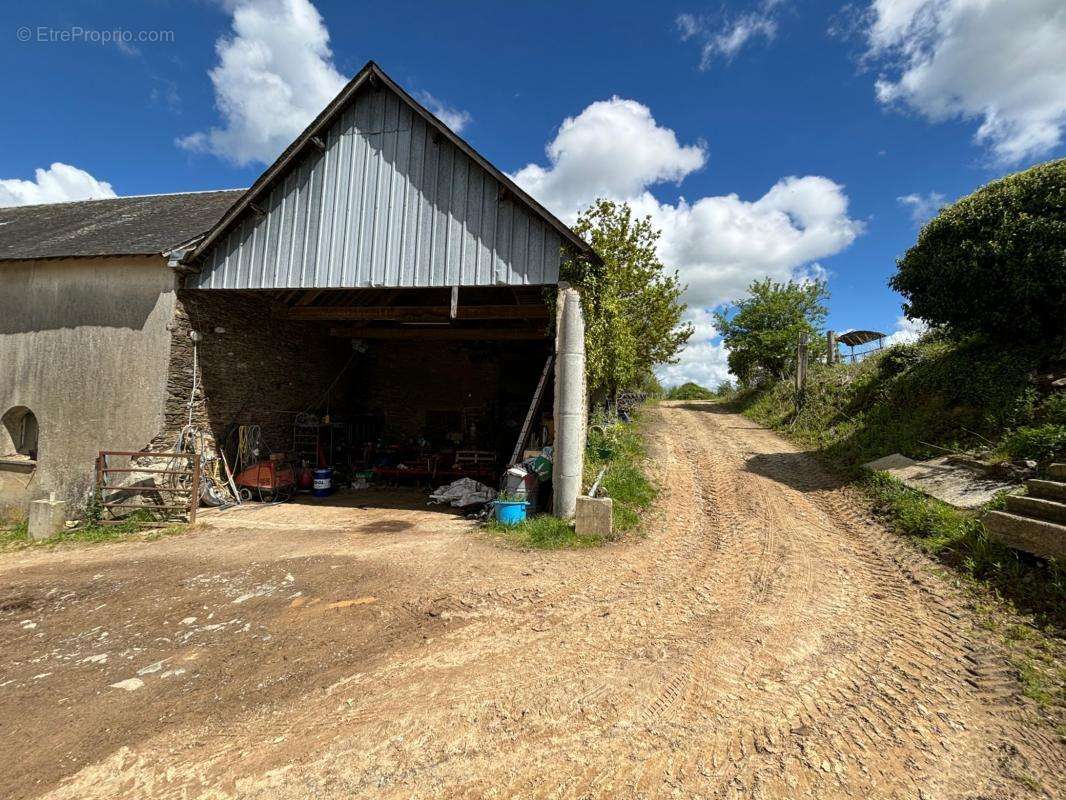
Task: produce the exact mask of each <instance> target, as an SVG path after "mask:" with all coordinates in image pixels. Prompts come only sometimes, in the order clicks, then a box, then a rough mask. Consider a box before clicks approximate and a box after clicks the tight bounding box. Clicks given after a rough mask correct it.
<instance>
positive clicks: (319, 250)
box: [313, 128, 340, 286]
mask: <svg viewBox="0 0 1066 800" xmlns="http://www.w3.org/2000/svg"><path fill="white" fill-rule="evenodd" d="M324 141H325V144H326V151H325V152H324V153H323V154H322V157H321V158H320V159H319V160H318V163H316V164H315V167H314V169H315V171H316V172H317V173H318V175H319V179H320V180H319V183H320V184H321V187H322V188H321V191H320V196H321V200H320V206H319V213H318V216H317V218H315V219H314V220H313V223H314V228H315V257H314V270H313V274H314V285H315V286H328V285H329V240H330V237H331V236H332V230H333V210H334V209H333V203H334V198H335V197H336V191H337V171H338V169H337V159H338V155H337V149H338V145H339V144H340V139H339V137H338V136H337V133H336V128H330V129H329V130H327V131H326V132H325V136H324Z"/></svg>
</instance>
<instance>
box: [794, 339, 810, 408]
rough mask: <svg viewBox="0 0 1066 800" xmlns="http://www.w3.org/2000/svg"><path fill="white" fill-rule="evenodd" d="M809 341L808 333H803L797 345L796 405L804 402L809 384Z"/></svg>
mask: <svg viewBox="0 0 1066 800" xmlns="http://www.w3.org/2000/svg"><path fill="white" fill-rule="evenodd" d="M807 342H808V337H807V334H806V333H801V334H800V336H799V342H798V344H797V345H796V405H797V406H799V405H802V404H803V392H804V389H805V388H806V386H807Z"/></svg>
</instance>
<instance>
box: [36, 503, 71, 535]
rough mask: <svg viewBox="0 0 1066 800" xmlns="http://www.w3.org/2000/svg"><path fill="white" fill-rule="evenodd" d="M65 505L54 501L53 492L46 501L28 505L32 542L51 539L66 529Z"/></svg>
mask: <svg viewBox="0 0 1066 800" xmlns="http://www.w3.org/2000/svg"><path fill="white" fill-rule="evenodd" d="M66 522H67V504H66V503H64V502H63V501H62V500H56V499H55V492H53V493H52V495H51V496H50V497H49V499H47V500H34V501H33V502H32V503H30V520H29V532H30V538H31V539H34V540H40V539H51V538H52V537H53V536H55V535H56V534H57V533H60V532H62V531H63V530H64V529H65V528H66Z"/></svg>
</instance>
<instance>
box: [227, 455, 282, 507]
mask: <svg viewBox="0 0 1066 800" xmlns="http://www.w3.org/2000/svg"><path fill="white" fill-rule="evenodd" d="M233 481H234V483H236V484H237V486H238V487H240V493H241V497H242V498H244V499H245V500H262V499H266V498H269V499H278V498H280V497H287V496H289V495H291V494H293V492H295V491H296V473H295V472H294V471H293V468H292V464H289V463H287V462H284V461H260V462H259V463H257V464H252V466H250V467H247V468H246V469H243V470H241V471H240V472H238V473H237V474H236V475H234V476H233Z"/></svg>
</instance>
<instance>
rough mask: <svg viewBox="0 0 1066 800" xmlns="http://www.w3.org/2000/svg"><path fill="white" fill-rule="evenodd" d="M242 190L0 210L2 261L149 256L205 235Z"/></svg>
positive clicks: (120, 198)
mask: <svg viewBox="0 0 1066 800" xmlns="http://www.w3.org/2000/svg"><path fill="white" fill-rule="evenodd" d="M244 193H245V190H244V189H227V190H223V191H215V192H185V193H181V194H153V195H144V196H140V197H115V198H111V199H107V200H81V201H78V202H74V203H49V204H47V205H37V206H14V207H11V208H0V261H12V260H23V259H34V258H65V257H90V256H121V255H152V254H155V253H162V252H164V251H166V250H170V249H171V248H173V247H174V246H176V245H179V244H182V243H183V242H186V241H188V240H189V239H192V238H194V237H196V236H199V235H201V234H203V233H205V232H207V231H209V230H210V229H211V228H212V227H213V226H214V225H215V223H216V222H218V220H219V219H220V218H221V217H222V215H223V214H224V213H225V212H226V210H227V209H228V208H229V207H230V206H231V205H233V203H235V202H236V201H237V200H238V199H239V198H240V197H242V196H243V195H244Z"/></svg>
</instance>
